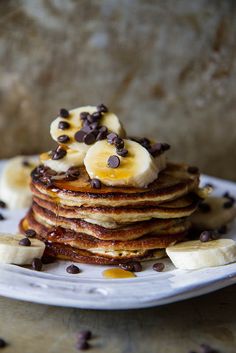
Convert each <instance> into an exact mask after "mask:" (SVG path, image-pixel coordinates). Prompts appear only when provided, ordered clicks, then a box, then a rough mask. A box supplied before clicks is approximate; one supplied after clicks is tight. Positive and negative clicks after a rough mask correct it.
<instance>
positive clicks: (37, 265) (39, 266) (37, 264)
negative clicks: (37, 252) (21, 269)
mask: <svg viewBox="0 0 236 353" xmlns="http://www.w3.org/2000/svg"><path fill="white" fill-rule="evenodd" d="M42 267H43V264H42V261H41V260H40V259H39V258H37V257H35V258H34V259H33V261H32V268H33V270H35V271H41V270H42Z"/></svg>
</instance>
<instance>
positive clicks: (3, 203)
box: [0, 200, 7, 208]
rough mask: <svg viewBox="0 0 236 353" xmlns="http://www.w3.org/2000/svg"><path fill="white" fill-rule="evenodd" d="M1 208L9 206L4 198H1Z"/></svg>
mask: <svg viewBox="0 0 236 353" xmlns="http://www.w3.org/2000/svg"><path fill="white" fill-rule="evenodd" d="M0 208H7V204H6V203H5V202H4V201H2V200H0Z"/></svg>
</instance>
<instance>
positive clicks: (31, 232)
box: [25, 229, 36, 238]
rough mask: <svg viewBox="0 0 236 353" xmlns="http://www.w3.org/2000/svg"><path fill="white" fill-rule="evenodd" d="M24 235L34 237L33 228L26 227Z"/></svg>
mask: <svg viewBox="0 0 236 353" xmlns="http://www.w3.org/2000/svg"><path fill="white" fill-rule="evenodd" d="M25 236H26V237H27V238H34V237H36V232H35V230H33V229H27V230H26V231H25Z"/></svg>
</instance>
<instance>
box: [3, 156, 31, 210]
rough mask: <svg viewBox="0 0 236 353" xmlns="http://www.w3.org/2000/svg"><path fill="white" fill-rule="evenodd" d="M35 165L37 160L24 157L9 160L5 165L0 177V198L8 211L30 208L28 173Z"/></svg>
mask: <svg viewBox="0 0 236 353" xmlns="http://www.w3.org/2000/svg"><path fill="white" fill-rule="evenodd" d="M37 164H38V158H36V157H30V158H29V157H24V156H17V157H14V158H12V159H9V160H8V162H7V163H6V164H5V166H4V168H3V171H2V175H1V177H0V198H1V199H2V200H3V201H4V202H6V204H7V205H8V207H9V208H10V209H19V208H25V207H29V206H30V204H31V200H32V194H31V191H30V188H29V183H30V173H31V171H32V170H33V169H34V168H35V167H36V166H37Z"/></svg>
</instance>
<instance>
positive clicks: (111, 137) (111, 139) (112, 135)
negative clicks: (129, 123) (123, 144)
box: [107, 132, 118, 145]
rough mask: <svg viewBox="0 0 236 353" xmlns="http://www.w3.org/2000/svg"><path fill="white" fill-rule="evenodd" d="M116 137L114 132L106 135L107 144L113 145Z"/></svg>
mask: <svg viewBox="0 0 236 353" xmlns="http://www.w3.org/2000/svg"><path fill="white" fill-rule="evenodd" d="M116 137H118V135H117V134H116V133H115V132H111V133H110V134H108V135H107V142H108V143H110V144H111V145H113V143H114V140H115V138H116Z"/></svg>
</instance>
